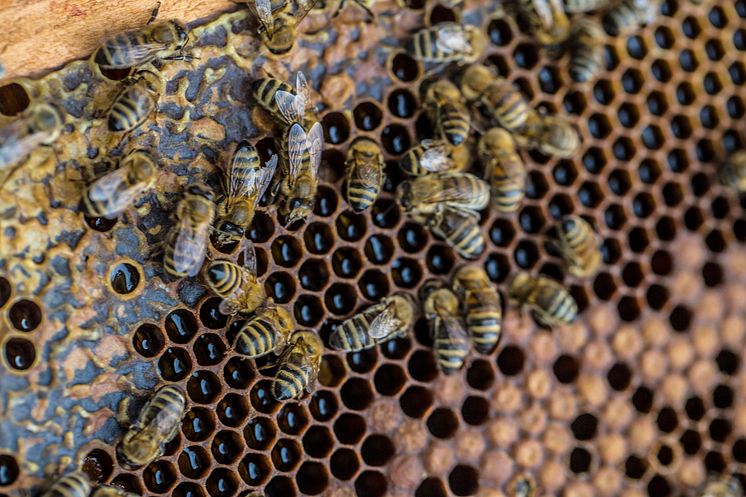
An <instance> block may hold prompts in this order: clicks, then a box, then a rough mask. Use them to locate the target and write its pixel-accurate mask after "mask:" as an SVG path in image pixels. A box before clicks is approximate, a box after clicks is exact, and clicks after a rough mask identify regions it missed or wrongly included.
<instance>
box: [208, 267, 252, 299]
mask: <svg viewBox="0 0 746 497" xmlns="http://www.w3.org/2000/svg"><path fill="white" fill-rule="evenodd" d="M207 280H208V283H209V284H210V289H211V290H212V291H213V292H215V294H216V295H218V296H220V297H223V298H228V297H230V296H231V295H233V293H234V292H235V291H236V290H238V288H239V287H240V286H241V284H242V283H243V269H242V268H241V266H239V265H238V264H234V263H233V262H230V261H222V260H221V261H215V262H212V263H210V265H209V266H208V267H207Z"/></svg>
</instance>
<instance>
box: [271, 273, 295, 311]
mask: <svg viewBox="0 0 746 497" xmlns="http://www.w3.org/2000/svg"><path fill="white" fill-rule="evenodd" d="M264 289H265V290H266V292H267V296H268V297H271V298H272V300H274V302H275V303H276V304H287V303H288V302H290V300H291V299H292V298H293V296H294V295H295V279H294V278H293V277H292V276H291V275H290V274H288V273H286V272H284V271H276V272H274V273H272V274H270V275H269V277H268V278H267V279H266V281H265V282H264Z"/></svg>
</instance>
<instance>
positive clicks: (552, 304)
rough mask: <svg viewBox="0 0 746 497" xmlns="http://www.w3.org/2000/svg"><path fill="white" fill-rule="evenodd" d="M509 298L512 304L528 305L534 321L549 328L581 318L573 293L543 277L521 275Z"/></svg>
mask: <svg viewBox="0 0 746 497" xmlns="http://www.w3.org/2000/svg"><path fill="white" fill-rule="evenodd" d="M508 296H509V301H510V303H511V305H515V306H517V307H523V306H524V305H525V306H528V307H529V309H530V310H531V312H532V314H533V316H534V319H536V321H537V322H538V323H539V324H542V325H544V326H547V327H550V328H551V327H554V326H561V325H564V324H570V323H572V322H574V321H575V318H576V317H577V315H578V305H577V304H576V303H575V299H573V298H572V295H570V292H568V291H567V290H565V288H564V287H563V286H562V285H560V284H559V283H557V282H556V281H554V280H551V279H549V278H546V277H544V276H537V277H535V278H534V277H532V276H530V275H529V274H528V273H526V272H525V271H522V272H520V273H518V274H517V275H516V277H515V278H513V281H512V282H511V283H510V287H509V289H508Z"/></svg>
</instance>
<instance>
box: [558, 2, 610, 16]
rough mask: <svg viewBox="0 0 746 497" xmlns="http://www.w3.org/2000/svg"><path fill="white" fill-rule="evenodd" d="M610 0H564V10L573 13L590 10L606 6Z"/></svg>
mask: <svg viewBox="0 0 746 497" xmlns="http://www.w3.org/2000/svg"><path fill="white" fill-rule="evenodd" d="M610 3H611V0H565V12H567V13H568V14H575V13H578V12H592V11H594V10H598V9H600V8H602V7H606V6H607V5H609V4H610Z"/></svg>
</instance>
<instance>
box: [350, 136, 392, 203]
mask: <svg viewBox="0 0 746 497" xmlns="http://www.w3.org/2000/svg"><path fill="white" fill-rule="evenodd" d="M345 165H346V166H347V203H348V204H350V207H352V210H353V211H355V212H363V211H364V210H366V209H367V208H368V207H370V206H371V205H373V202H375V201H376V199H377V198H378V194H379V193H380V192H381V187H382V186H383V182H384V180H385V177H384V174H383V167H384V162H383V152H381V147H380V146H379V145H378V143H376V142H374V141H373V140H371V139H370V138H366V137H364V136H361V137H358V138H355V140H354V141H353V142H352V144H351V145H350V148H349V149H348V150H347V162H346V163H345Z"/></svg>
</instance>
